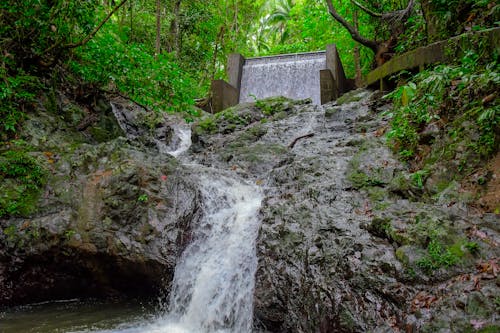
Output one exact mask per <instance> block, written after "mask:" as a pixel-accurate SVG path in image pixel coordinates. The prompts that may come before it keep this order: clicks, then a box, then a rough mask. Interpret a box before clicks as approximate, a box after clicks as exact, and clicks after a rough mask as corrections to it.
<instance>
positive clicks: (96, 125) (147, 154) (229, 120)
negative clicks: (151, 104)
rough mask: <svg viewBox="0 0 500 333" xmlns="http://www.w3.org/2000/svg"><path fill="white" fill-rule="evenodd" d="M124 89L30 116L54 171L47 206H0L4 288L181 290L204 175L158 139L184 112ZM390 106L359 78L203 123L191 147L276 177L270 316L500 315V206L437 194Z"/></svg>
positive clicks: (363, 320) (263, 301) (423, 319)
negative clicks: (325, 97) (408, 157)
mask: <svg viewBox="0 0 500 333" xmlns="http://www.w3.org/2000/svg"><path fill="white" fill-rule="evenodd" d="M115 102H116V104H115V110H114V112H112V110H111V109H110V108H109V107H107V106H106V103H104V104H103V106H102V108H101V109H100V110H99V111H98V112H97V114H98V115H99V116H98V117H96V118H95V120H93V121H90V122H89V125H88V126H80V127H79V126H78V125H79V124H82V123H85V119H86V118H85V117H86V115H85V114H83V115H82V116H81V117H80V118H77V119H74V120H73V121H74V123H71V121H68V120H66V121H64V122H61V121H60V118H61V117H65V115H64V114H62V115H57V114H54V113H49V112H43V111H40V112H39V113H38V114H33V115H32V116H31V118H30V119H29V120H28V123H27V124H28V126H27V128H28V130H27V131H26V133H25V134H23V138H24V140H25V141H26V143H27V144H28V145H30V146H31V147H32V149H31V150H30V151H31V152H30V154H31V155H32V156H35V157H37V158H38V160H39V161H41V163H43V165H44V168H46V169H47V171H48V176H47V182H46V185H44V188H43V193H41V197H40V199H39V200H38V202H37V203H36V210H34V213H31V215H29V217H24V218H21V217H10V218H3V219H2V220H0V226H1V228H2V229H3V233H2V234H1V235H0V239H1V243H0V283H1V284H2V288H1V290H0V293H1V294H0V299H1V304H13V303H22V302H33V301H36V300H42V299H54V298H61V297H74V296H77V295H83V296H88V295H98V296H110V295H117V294H133V293H134V292H135V293H141V294H144V293H156V292H158V290H160V289H163V290H166V291H167V292H168V286H169V282H170V280H171V277H172V272H173V268H174V265H175V261H176V259H177V258H178V256H179V254H180V252H182V250H183V249H184V247H185V246H186V244H187V243H188V242H189V241H190V238H191V235H190V230H191V225H192V224H193V223H196V221H197V220H198V218H199V214H200V209H199V206H200V204H201V203H200V195H199V188H198V185H197V184H196V182H195V181H194V180H193V177H191V176H190V175H189V174H188V172H187V171H186V169H185V168H183V167H182V166H181V164H180V163H179V162H178V161H177V160H176V159H174V158H172V157H170V156H168V155H166V154H162V153H159V151H160V150H162V151H164V149H161V147H165V146H168V145H169V143H170V141H171V137H172V135H171V133H172V130H171V129H170V128H169V126H168V125H164V124H165V123H168V122H169V121H171V120H167V119H160V120H158V119H156V118H155V117H156V116H151V115H150V114H148V113H145V112H143V111H140V110H136V111H135V112H130V110H129V108H130V106H126V104H125V103H124V102H123V101H115ZM59 103H62V105H61V106H60V108H59V109H60V110H65V108H67V107H69V105H65V104H64V101H63V100H62V99H60V102H59ZM388 110H389V106H388V105H385V104H384V103H383V102H380V100H379V98H378V96H377V94H375V93H373V92H369V91H365V90H358V91H355V92H352V93H350V94H349V95H347V96H346V97H344V98H342V100H340V101H338V102H336V103H331V104H329V105H326V106H324V107H318V106H314V105H311V104H309V102H308V101H307V100H306V101H291V100H287V99H281V98H278V99H270V100H266V101H258V102H256V103H249V104H243V105H239V106H237V107H235V108H231V109H228V110H226V111H224V112H222V113H219V114H217V115H206V116H204V117H203V118H202V119H200V120H199V121H197V123H196V124H195V125H194V127H193V137H192V139H193V145H192V147H191V150H190V158H192V159H193V160H195V161H197V162H198V163H200V164H204V165H209V166H213V167H215V168H221V169H225V170H228V171H230V172H233V173H235V174H237V175H239V176H240V177H243V178H246V179H248V180H249V181H252V182H255V183H256V184H257V185H259V186H261V187H262V188H263V190H264V201H263V206H262V208H261V211H260V215H261V218H262V226H261V230H260V233H259V236H258V240H257V249H256V250H257V255H258V259H259V266H258V271H257V275H256V286H255V296H254V298H255V299H254V316H255V326H256V330H258V331H262V332H321V333H326V332H366V331H376V332H394V331H396V332H397V331H405V332H417V331H418V332H419V331H422V332H436V331H441V332H449V331H453V332H459V331H460V332H461V331H474V330H483V331H488V330H490V331H495V330H496V329H498V325H499V319H498V307H499V298H498V295H499V278H498V272H499V266H498V258H499V256H500V251H499V250H498V244H499V242H500V234H499V228H498V225H499V224H498V222H499V217H498V215H494V214H482V213H481V212H479V211H475V210H474V209H471V208H470V206H468V205H467V204H466V203H465V202H466V200H465V199H464V195H465V194H464V193H465V192H464V191H463V189H461V188H460V185H459V184H456V183H449V184H447V185H446V186H443V187H442V188H441V189H440V191H439V192H438V194H436V195H435V196H434V197H433V198H424V197H423V196H422V194H423V193H422V186H421V184H419V179H418V175H415V174H412V173H410V172H409V170H408V168H407V167H406V166H405V165H404V164H402V163H401V162H400V161H399V160H397V159H396V158H395V157H394V156H393V154H392V153H391V151H390V150H389V149H388V148H387V145H386V142H385V138H384V135H383V134H384V131H385V129H386V127H387V119H386V116H385V114H386V111H388ZM151 117H153V118H151ZM116 119H118V121H116ZM103 129H104V130H103ZM101 130H102V131H101ZM123 131H126V132H127V133H128V136H127V135H125V134H124V132H123ZM110 133H111V134H110ZM102 134H106V135H105V136H104V137H103V136H102ZM158 147H160V150H159V148H158Z"/></svg>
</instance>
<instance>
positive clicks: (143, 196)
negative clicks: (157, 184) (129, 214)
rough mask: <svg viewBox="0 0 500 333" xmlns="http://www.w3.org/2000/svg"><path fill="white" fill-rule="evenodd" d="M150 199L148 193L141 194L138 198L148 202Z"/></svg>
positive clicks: (142, 201)
mask: <svg viewBox="0 0 500 333" xmlns="http://www.w3.org/2000/svg"><path fill="white" fill-rule="evenodd" d="M148 200H149V197H148V195H147V194H141V195H140V196H139V197H138V198H137V201H139V202H141V203H146V202H148Z"/></svg>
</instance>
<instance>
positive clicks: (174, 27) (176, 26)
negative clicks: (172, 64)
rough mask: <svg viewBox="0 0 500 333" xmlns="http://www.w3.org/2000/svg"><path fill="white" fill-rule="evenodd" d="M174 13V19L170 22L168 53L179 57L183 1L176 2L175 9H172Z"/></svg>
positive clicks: (177, 0) (176, 0)
mask: <svg viewBox="0 0 500 333" xmlns="http://www.w3.org/2000/svg"><path fill="white" fill-rule="evenodd" d="M172 11H173V13H174V18H173V19H172V22H170V34H169V43H168V44H169V45H168V51H169V52H175V54H176V55H179V54H180V51H181V36H180V14H181V0H175V1H174V7H173V8H172Z"/></svg>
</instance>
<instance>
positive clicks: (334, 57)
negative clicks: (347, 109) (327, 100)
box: [326, 44, 349, 98]
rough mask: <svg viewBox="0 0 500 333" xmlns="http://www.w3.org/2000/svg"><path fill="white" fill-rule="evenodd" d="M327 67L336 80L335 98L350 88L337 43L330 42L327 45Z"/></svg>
mask: <svg viewBox="0 0 500 333" xmlns="http://www.w3.org/2000/svg"><path fill="white" fill-rule="evenodd" d="M326 68H328V69H329V70H330V71H331V72H332V75H333V80H334V82H335V87H334V90H335V92H334V95H335V96H336V97H335V98H338V97H340V95H342V94H343V93H345V92H346V91H348V90H349V85H348V83H347V79H346V77H345V72H344V67H343V66H342V62H341V61H340V57H339V53H338V52H337V46H336V45H335V44H329V45H327V46H326Z"/></svg>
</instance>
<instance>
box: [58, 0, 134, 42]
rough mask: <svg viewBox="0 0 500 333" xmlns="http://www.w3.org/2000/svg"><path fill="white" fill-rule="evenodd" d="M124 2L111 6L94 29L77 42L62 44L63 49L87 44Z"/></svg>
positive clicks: (123, 0)
mask: <svg viewBox="0 0 500 333" xmlns="http://www.w3.org/2000/svg"><path fill="white" fill-rule="evenodd" d="M125 2H127V0H122V2H120V3H119V4H118V5H117V6H116V7H115V8H113V10H112V11H111V12H109V14H108V16H106V18H104V20H102V21H101V23H99V25H98V26H97V27H95V29H94V30H93V31H92V32H91V33H90V34H89V35H88V36H87V37H85V38H84V39H82V40H81V41H79V42H78V43H72V44H66V45H64V47H63V48H65V49H74V48H76V47H79V46H83V45H85V44H87V43H88V42H89V41H90V40H91V39H92V38H94V36H95V34H96V33H97V32H98V31H99V30H101V28H102V26H103V25H104V24H105V23H106V22H108V20H109V19H110V18H111V16H113V14H114V13H115V12H116V11H117V10H118V9H120V7H121V6H123V5H124V4H125Z"/></svg>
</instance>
